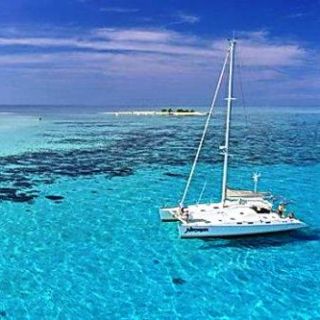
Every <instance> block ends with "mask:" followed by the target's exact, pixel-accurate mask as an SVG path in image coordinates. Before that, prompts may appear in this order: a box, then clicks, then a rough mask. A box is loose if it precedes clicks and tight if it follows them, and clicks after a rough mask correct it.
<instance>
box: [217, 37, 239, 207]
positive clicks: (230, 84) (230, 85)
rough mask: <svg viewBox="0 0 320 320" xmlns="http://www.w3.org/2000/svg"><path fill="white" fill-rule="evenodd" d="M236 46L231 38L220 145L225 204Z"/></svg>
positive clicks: (223, 200)
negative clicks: (224, 123)
mask: <svg viewBox="0 0 320 320" xmlns="http://www.w3.org/2000/svg"><path fill="white" fill-rule="evenodd" d="M235 46H236V41H235V40H234V39H232V40H230V48H229V52H230V60H229V79H228V97H227V98H226V100H227V117H226V134H225V145H224V146H222V147H220V148H221V149H222V151H223V155H224V162H223V177H222V190H221V203H222V205H224V203H225V200H226V192H227V180H228V162H229V140H230V121H231V109H232V101H233V100H235V98H233V97H232V95H233V65H234V51H235Z"/></svg>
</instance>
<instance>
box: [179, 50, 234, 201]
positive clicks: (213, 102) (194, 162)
mask: <svg viewBox="0 0 320 320" xmlns="http://www.w3.org/2000/svg"><path fill="white" fill-rule="evenodd" d="M229 55H230V50H228V51H227V54H226V57H225V60H224V62H223V66H222V70H221V73H220V76H219V79H218V83H217V87H216V90H215V92H214V95H213V98H212V102H211V106H210V110H209V112H208V117H207V120H206V123H205V125H204V129H203V132H202V136H201V139H200V143H199V147H198V149H197V153H196V156H195V158H194V161H193V164H192V168H191V171H190V175H189V178H188V181H187V184H186V187H185V189H184V192H183V196H182V199H181V201H180V207H183V206H184V201H185V199H186V196H187V193H188V190H189V187H190V184H191V180H192V177H193V174H194V171H195V169H196V165H197V162H198V159H199V155H200V152H201V149H202V145H203V142H204V139H205V137H206V133H207V130H208V126H209V122H210V118H211V116H212V113H213V109H214V107H215V105H216V100H217V98H218V93H219V90H220V87H221V83H222V80H223V75H224V72H225V68H226V65H227V62H228V59H229Z"/></svg>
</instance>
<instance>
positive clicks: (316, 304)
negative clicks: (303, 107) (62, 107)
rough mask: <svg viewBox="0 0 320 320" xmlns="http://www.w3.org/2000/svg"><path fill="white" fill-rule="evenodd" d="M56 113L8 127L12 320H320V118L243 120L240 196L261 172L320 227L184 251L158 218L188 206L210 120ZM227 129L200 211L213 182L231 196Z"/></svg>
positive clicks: (210, 142) (2, 176) (234, 166)
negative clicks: (183, 203) (224, 152)
mask: <svg viewBox="0 0 320 320" xmlns="http://www.w3.org/2000/svg"><path fill="white" fill-rule="evenodd" d="M44 110H45V109H43V108H42V109H40V108H38V109H37V108H33V110H32V112H31V111H30V112H29V113H27V112H26V111H25V109H24V110H21V113H19V114H18V116H19V117H20V118H19V119H21V121H22V119H25V121H24V120H23V121H22V122H23V125H21V126H20V125H18V124H17V125H15V124H14V123H15V121H14V117H17V114H3V115H2V117H7V119H8V121H7V122H6V121H3V124H4V123H10V124H11V125H10V126H9V127H8V126H5V125H3V126H2V127H1V122H0V139H1V141H3V143H2V149H1V152H0V167H1V171H0V181H1V186H0V200H1V207H0V210H1V223H0V238H1V255H0V266H1V275H2V276H1V290H0V294H1V304H0V319H6V318H8V319H28V318H29V319H56V318H57V319H148V320H149V319H195V318H205V317H206V318H209V319H219V318H225V319H250V317H251V318H252V319H253V318H255V319H263V318H265V319H269V318H271V317H272V316H274V315H275V314H281V315H282V316H283V317H285V318H287V319H299V318H301V319H304V318H313V319H317V318H319V317H320V311H319V310H320V298H319V297H320V291H319V288H320V272H319V266H318V264H319V261H320V237H319V230H320V215H319V213H320V198H319V197H318V192H319V190H320V163H319V159H320V145H319V143H318V141H319V134H320V132H319V130H320V129H319V128H320V113H308V112H303V113H302V112H292V111H290V112H287V111H286V112H282V113H281V117H279V114H278V113H275V112H268V111H267V110H265V111H263V110H262V111H261V110H260V112H258V113H256V112H250V110H249V113H248V118H249V119H246V117H245V116H244V115H242V114H240V113H237V114H236V115H235V118H234V122H233V123H234V130H233V135H232V141H231V145H232V149H233V150H232V152H231V153H232V154H233V156H232V158H231V168H230V170H231V171H232V173H231V175H230V177H231V181H230V183H231V184H232V186H236V187H243V188H251V187H252V180H251V175H252V172H254V171H258V172H260V173H261V174H262V179H261V182H260V185H259V187H260V188H261V189H263V190H266V191H269V190H270V191H272V192H273V193H274V194H275V195H278V194H282V195H283V196H284V197H285V198H286V199H292V200H294V202H293V203H292V204H291V207H292V209H293V210H294V211H296V212H297V213H298V214H299V217H301V218H302V219H303V220H304V221H305V222H306V223H307V224H309V225H310V228H308V229H306V230H303V231H298V232H293V233H288V234H283V235H277V236H261V237H246V238H238V239H227V240H223V239H212V240H206V241H203V240H192V241H183V240H180V239H178V237H177V231H176V225H175V224H165V225H163V224H162V225H161V224H160V221H159V217H158V208H159V207H160V206H163V205H169V204H177V202H178V201H179V199H180V197H181V193H182V190H183V187H184V185H185V182H186V178H187V177H188V173H189V170H190V166H191V163H192V159H193V157H194V154H195V151H196V143H197V141H199V139H200V136H201V133H202V128H203V122H204V121H205V119H204V118H203V117H181V118H177V117H153V116H150V117H148V116H147V117H125V116H124V117H114V116H112V117H109V116H106V115H103V114H101V112H102V111H101V110H100V109H99V110H95V109H88V110H86V112H84V110H83V109H81V110H79V112H78V111H77V110H76V109H72V110H71V111H69V112H66V111H65V112H58V111H57V110H58V109H54V108H52V109H50V112H49V111H48V112H47V113H45V112H44ZM15 112H16V113H17V112H19V110H15ZM39 116H41V118H42V120H39V119H38V118H39ZM10 119H11V120H10ZM247 120H248V121H247ZM10 121H11V122H10ZM222 122H223V118H222V117H221V116H219V115H217V117H216V120H214V121H213V122H212V130H211V131H210V134H209V135H208V139H207V141H206V145H205V147H204V150H203V153H202V154H201V158H200V163H199V166H198V168H197V172H196V175H195V180H194V183H193V185H192V187H191V189H190V196H189V199H188V200H189V201H198V200H199V190H201V189H202V187H203V185H204V183H206V185H207V187H206V189H205V190H204V193H203V201H210V200H214V199H217V198H218V197H219V190H218V189H217V186H219V184H220V179H221V161H222V159H221V156H220V155H219V150H218V147H216V146H217V145H219V144H220V143H221V142H222V141H223V136H222V130H221V126H222ZM11 143H13V144H14V145H11ZM306 301H311V302H312V303H308V304H306Z"/></svg>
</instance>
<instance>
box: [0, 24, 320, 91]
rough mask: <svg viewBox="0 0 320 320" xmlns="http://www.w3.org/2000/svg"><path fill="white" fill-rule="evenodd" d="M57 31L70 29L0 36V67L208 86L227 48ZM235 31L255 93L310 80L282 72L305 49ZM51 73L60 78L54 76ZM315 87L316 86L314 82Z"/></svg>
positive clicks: (122, 33) (156, 32)
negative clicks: (76, 34)
mask: <svg viewBox="0 0 320 320" xmlns="http://www.w3.org/2000/svg"><path fill="white" fill-rule="evenodd" d="M62 34H71V32H70V31H69V32H68V33H64V32H61V35H60V37H57V31H56V30H55V33H54V36H50V34H48V35H47V36H46V37H41V36H37V33H34V34H33V36H27V35H24V34H23V36H20V37H18V35H17V33H15V34H12V35H9V36H7V37H0V47H2V49H5V50H2V52H3V53H2V54H0V65H1V68H2V69H6V70H9V71H10V69H13V68H14V69H15V70H20V71H21V74H23V75H24V77H31V78H32V77H34V75H35V74H37V79H47V80H46V81H55V82H58V81H65V79H70V77H71V78H72V77H73V78H74V79H84V80H83V81H85V79H88V77H90V75H91V76H92V77H97V76H98V77H102V78H103V79H105V81H108V79H113V80H114V79H118V80H117V81H119V82H121V83H122V86H123V85H124V83H126V81H131V83H132V82H135V83H138V82H139V81H146V80H145V79H153V81H154V82H157V81H158V83H165V84H166V85H167V86H169V83H170V84H171V85H175V86H177V83H181V87H184V86H185V87H186V88H188V87H189V88H193V86H197V87H199V88H198V90H200V89H201V87H206V88H209V86H210V85H213V83H214V81H215V79H216V75H217V73H218V70H219V68H220V67H221V64H222V60H223V56H224V55H225V53H226V49H227V41H226V40H224V39H221V38H213V39H210V38H202V37H199V36H195V35H190V34H185V33H179V32H176V31H172V30H167V29H141V28H140V29H122V28H100V29H92V30H88V31H87V32H84V33H82V34H81V38H80V37H76V36H69V37H68V36H66V37H63V36H62ZM238 35H239V38H240V40H239V41H238V45H237V50H238V53H239V55H238V56H239V57H240V59H241V64H242V65H243V68H242V73H243V77H244V79H245V81H246V82H249V83H251V85H252V86H254V87H255V88H256V89H257V90H260V92H263V91H264V88H265V83H266V82H269V83H270V85H269V88H274V87H275V86H279V85H280V83H281V85H282V86H284V87H286V88H290V85H291V84H292V86H293V87H299V86H301V87H307V85H308V83H309V82H310V81H308V78H307V77H306V76H305V77H303V78H301V77H300V78H301V81H300V82H299V80H298V79H291V78H290V77H288V76H286V74H285V72H284V73H283V72H282V71H285V70H290V72H291V71H292V70H294V69H295V68H296V69H297V70H302V67H303V66H305V64H306V61H308V60H309V59H310V53H309V52H308V50H307V49H305V48H303V47H301V46H299V44H297V43H293V42H288V41H286V40H280V39H272V38H271V37H270V35H269V34H268V33H267V32H265V31H254V32H241V33H240V32H239V33H238ZM17 47H18V48H19V51H18V50H16V48H17ZM30 47H31V48H30ZM30 49H31V50H30ZM238 61H239V60H238ZM307 63H309V62H307ZM19 68H20V69H19ZM53 74H55V75H59V76H57V77H54V79H53V78H52V75H53ZM48 79H49V80H48ZM50 79H52V80H50ZM128 79H129V80H128ZM195 79H196V80H195ZM75 81H76V80H75ZM77 81H78V80H77ZM195 82H196V83H195ZM259 82H260V83H261V85H260V87H259ZM299 83H300V84H299ZM317 86H318V87H319V86H320V84H319V85H318V82H317ZM169 87H170V86H169ZM179 90H181V89H179ZM192 90H193V89H192ZM208 90H209V89H208ZM271 91H272V90H271ZM278 91H279V89H278Z"/></svg>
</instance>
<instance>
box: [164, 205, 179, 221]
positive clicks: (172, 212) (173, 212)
mask: <svg viewBox="0 0 320 320" xmlns="http://www.w3.org/2000/svg"><path fill="white" fill-rule="evenodd" d="M178 214H179V207H176V208H160V209H159V215H160V219H161V221H162V222H176V221H179V219H178V217H177V216H178Z"/></svg>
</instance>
